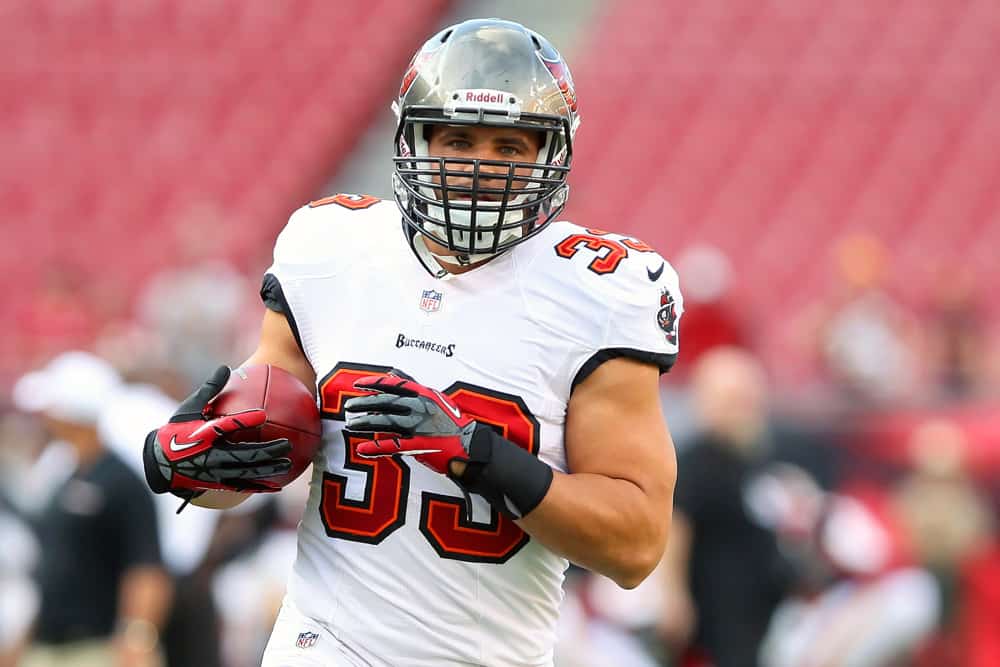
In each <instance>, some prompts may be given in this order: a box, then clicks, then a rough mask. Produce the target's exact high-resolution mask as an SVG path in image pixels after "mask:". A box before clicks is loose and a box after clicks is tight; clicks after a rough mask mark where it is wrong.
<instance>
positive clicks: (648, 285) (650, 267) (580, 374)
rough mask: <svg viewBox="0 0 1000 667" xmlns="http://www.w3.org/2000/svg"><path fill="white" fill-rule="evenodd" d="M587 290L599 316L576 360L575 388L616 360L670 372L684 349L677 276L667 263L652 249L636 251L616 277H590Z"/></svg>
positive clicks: (681, 301) (617, 270)
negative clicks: (590, 335) (592, 331)
mask: <svg viewBox="0 0 1000 667" xmlns="http://www.w3.org/2000/svg"><path fill="white" fill-rule="evenodd" d="M586 289H587V290H588V292H590V294H591V299H592V306H591V307H592V308H594V309H595V310H596V311H597V312H599V313H601V317H600V318H597V321H596V322H595V324H596V325H597V326H595V327H594V329H595V331H596V335H595V336H594V337H593V338H592V341H589V342H588V347H589V348H590V349H584V350H581V353H580V355H579V357H578V358H577V364H578V368H577V370H576V372H575V373H574V375H573V382H572V386H573V387H575V386H576V385H577V384H579V383H580V382H582V381H583V380H585V379H586V378H587V377H588V376H589V375H590V374H591V373H593V372H594V370H596V369H597V368H598V367H599V366H600V365H601V364H602V363H604V362H605V361H608V360H609V359H615V358H618V357H629V358H632V359H636V360H639V361H642V362H645V363H649V364H652V365H654V366H656V367H657V368H659V369H660V372H661V373H666V372H667V371H669V370H670V368H671V367H672V366H673V365H674V362H675V361H676V360H677V354H678V352H679V349H680V347H679V344H680V340H679V324H680V318H681V315H682V314H683V312H684V301H683V298H682V297H681V291H680V284H679V279H678V276H677V272H676V271H674V269H673V267H671V266H670V264H669V263H668V262H667V261H666V260H664V259H663V258H662V257H661V256H660V255H659V254H657V253H655V252H652V251H647V252H643V253H641V254H640V253H634V255H633V256H630V257H628V258H627V259H625V260H624V261H622V262H621V264H620V265H619V267H618V268H617V269H616V270H615V271H614V272H613V273H608V274H603V275H594V276H592V277H588V278H587V285H586ZM602 319H603V322H602V321H601V320H602Z"/></svg>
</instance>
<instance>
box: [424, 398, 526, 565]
mask: <svg viewBox="0 0 1000 667" xmlns="http://www.w3.org/2000/svg"><path fill="white" fill-rule="evenodd" d="M442 393H444V394H445V395H446V396H448V397H449V398H450V399H452V400H453V401H454V402H455V404H456V405H458V407H459V408H461V409H462V412H464V413H466V414H468V415H470V416H472V417H475V419H476V421H478V422H480V423H481V424H487V425H489V426H491V427H492V428H494V429H496V431H497V433H499V434H500V435H501V436H503V437H504V438H507V439H508V440H510V441H511V442H513V443H515V444H516V445H518V446H519V447H523V448H524V449H526V450H528V451H529V452H531V453H532V454H534V455H536V456H537V455H538V441H539V437H540V436H539V432H540V427H539V424H538V420H537V419H535V416H534V415H532V414H531V411H530V410H528V406H527V405H525V404H524V401H523V400H522V399H521V398H520V397H519V396H514V395H512V394H504V393H501V392H498V391H492V390H490V389H486V388H484V387H478V386H476V385H471V384H467V383H465V382H456V383H454V384H453V385H451V386H450V387H448V389H446V390H445V391H444V392H442ZM420 532H421V533H423V534H424V537H425V538H427V541H428V542H430V544H431V546H432V547H434V550H435V551H437V553H438V555H439V556H441V557H442V558H451V559H454V560H463V561H469V562H474V563H503V562H506V561H507V560H508V559H509V558H510V557H511V556H513V555H514V554H516V553H517V552H518V551H520V550H521V547H523V546H524V545H525V544H527V543H528V539H529V538H528V535H527V533H525V532H524V531H523V530H521V529H520V528H519V527H518V525H517V524H516V523H514V521H513V519H510V518H508V517H506V516H504V515H502V514H500V513H499V512H497V511H496V510H495V509H494V510H491V513H490V521H489V522H488V523H478V522H470V521H468V520H467V519H466V510H465V500H464V499H463V498H458V497H453V496H443V495H439V494H435V493H429V492H424V493H423V494H422V507H421V512H420Z"/></svg>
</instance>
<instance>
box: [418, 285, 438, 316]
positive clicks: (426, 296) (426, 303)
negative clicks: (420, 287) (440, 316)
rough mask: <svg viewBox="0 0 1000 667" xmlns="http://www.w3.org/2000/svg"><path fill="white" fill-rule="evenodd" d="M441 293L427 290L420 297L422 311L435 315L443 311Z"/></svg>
mask: <svg viewBox="0 0 1000 667" xmlns="http://www.w3.org/2000/svg"><path fill="white" fill-rule="evenodd" d="M441 296H442V295H441V292H436V291H434V290H432V289H425V290H424V292H423V294H421V295H420V310H422V311H424V312H425V313H433V312H436V311H438V310H440V309H441Z"/></svg>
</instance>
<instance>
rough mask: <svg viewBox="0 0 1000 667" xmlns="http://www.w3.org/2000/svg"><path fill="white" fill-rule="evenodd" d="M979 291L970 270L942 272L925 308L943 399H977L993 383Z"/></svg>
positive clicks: (933, 366)
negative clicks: (990, 377)
mask: <svg viewBox="0 0 1000 667" xmlns="http://www.w3.org/2000/svg"><path fill="white" fill-rule="evenodd" d="M976 288H977V281H976V276H975V275H974V274H973V273H971V272H969V271H968V270H963V269H962V268H961V267H955V268H954V269H953V270H950V271H947V272H944V271H942V272H941V275H940V276H939V279H938V280H936V281H935V282H934V287H933V291H932V292H931V294H930V298H931V302H930V303H929V304H925V305H927V306H928V307H929V312H928V314H927V318H926V320H927V321H926V327H927V329H928V341H927V342H928V345H927V347H928V350H927V352H928V354H927V358H928V361H929V364H930V375H931V380H932V381H933V382H934V384H935V386H936V388H937V392H938V394H939V395H940V398H943V399H949V400H956V399H964V398H971V397H975V396H976V395H978V394H980V393H982V392H983V390H984V388H985V386H986V384H987V382H988V379H989V378H988V373H989V363H988V361H989V355H990V350H989V345H988V340H987V333H986V330H985V321H984V316H983V312H982V309H981V304H980V303H979V300H978V297H979V295H978V294H977V290H976Z"/></svg>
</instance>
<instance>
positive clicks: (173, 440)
mask: <svg viewBox="0 0 1000 667" xmlns="http://www.w3.org/2000/svg"><path fill="white" fill-rule="evenodd" d="M200 444H201V440H196V441H195V442H189V443H187V444H186V445H179V444H177V436H176V435H172V436H170V451H172V452H183V451H184V450H185V449H190V448H191V447H194V446H195V445H200Z"/></svg>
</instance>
